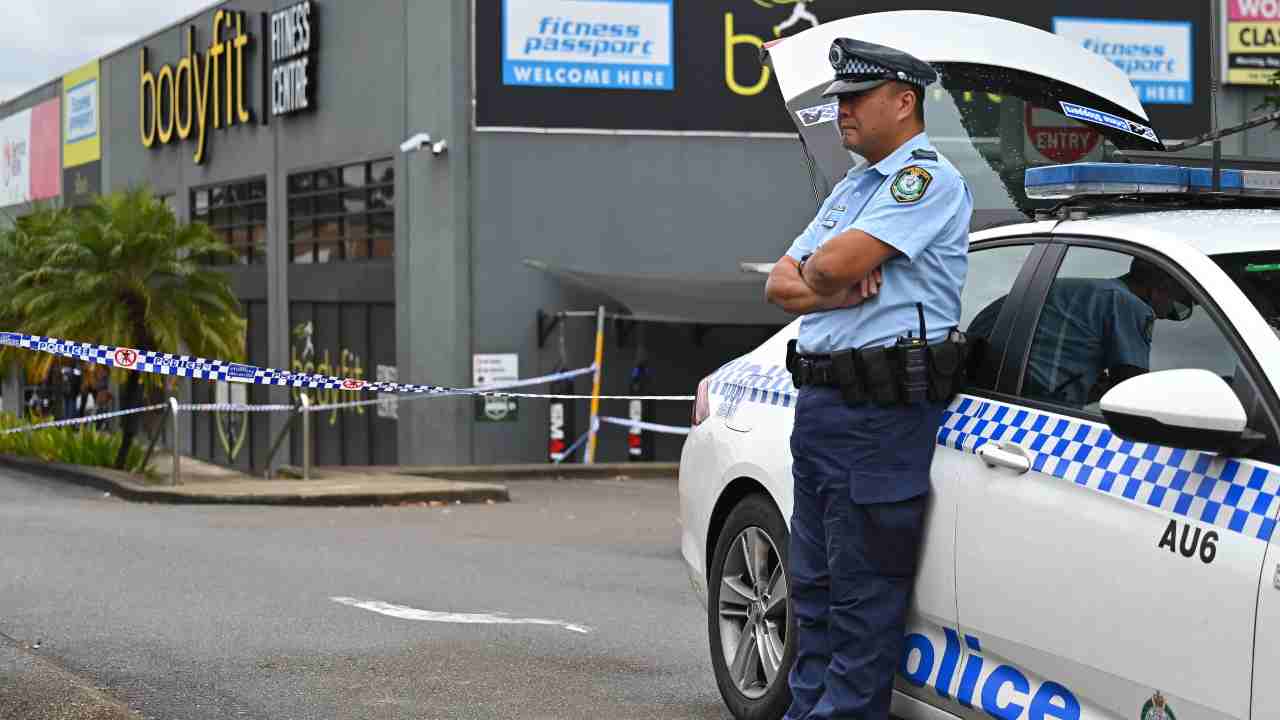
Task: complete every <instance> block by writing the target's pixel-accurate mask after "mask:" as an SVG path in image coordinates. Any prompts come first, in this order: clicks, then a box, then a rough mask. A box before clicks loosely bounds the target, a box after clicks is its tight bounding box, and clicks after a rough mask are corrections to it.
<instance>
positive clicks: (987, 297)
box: [960, 244, 1032, 390]
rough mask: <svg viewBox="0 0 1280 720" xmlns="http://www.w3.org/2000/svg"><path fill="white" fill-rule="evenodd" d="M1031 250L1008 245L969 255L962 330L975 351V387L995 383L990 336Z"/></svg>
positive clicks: (962, 300)
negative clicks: (989, 350)
mask: <svg viewBox="0 0 1280 720" xmlns="http://www.w3.org/2000/svg"><path fill="white" fill-rule="evenodd" d="M1031 247H1032V246H1031V245H1029V244H1028V245H1006V246H1003V247H995V248H987V249H981V250H974V251H972V252H970V253H969V271H968V275H967V276H966V279H965V284H964V291H963V292H962V293H961V295H960V329H962V330H964V331H965V333H966V334H968V336H969V340H970V342H971V343H972V347H973V350H974V362H973V363H972V365H971V367H972V370H973V371H972V376H971V377H970V380H971V385H972V386H974V387H978V388H981V389H987V390H990V389H991V387H990V384H991V383H993V382H994V381H995V372H994V367H993V365H992V363H994V362H996V360H995V359H994V358H993V357H992V354H991V353H990V352H988V349H989V344H990V339H991V332H992V330H993V329H994V327H995V322H996V317H997V316H998V315H999V314H1000V308H1001V307H1003V305H1004V300H1005V297H1006V296H1007V295H1008V294H1009V290H1010V289H1011V288H1012V287H1013V281H1014V279H1015V278H1017V277H1018V272H1019V271H1020V270H1021V269H1022V266H1023V264H1024V263H1026V261H1027V256H1028V255H1030V254H1031ZM984 370H985V372H984Z"/></svg>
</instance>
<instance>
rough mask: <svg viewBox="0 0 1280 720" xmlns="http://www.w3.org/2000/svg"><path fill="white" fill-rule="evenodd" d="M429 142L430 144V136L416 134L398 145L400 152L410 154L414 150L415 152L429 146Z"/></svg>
mask: <svg viewBox="0 0 1280 720" xmlns="http://www.w3.org/2000/svg"><path fill="white" fill-rule="evenodd" d="M430 142H431V135H429V134H428V133H418V134H417V135H414V136H413V137H411V138H409V139H408V140H405V141H404V142H402V143H400V152H402V153H411V152H413V151H414V150H417V149H419V148H421V147H423V146H424V145H427V144H429V143H430Z"/></svg>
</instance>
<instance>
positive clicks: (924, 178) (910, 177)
mask: <svg viewBox="0 0 1280 720" xmlns="http://www.w3.org/2000/svg"><path fill="white" fill-rule="evenodd" d="M931 182H933V176H932V175H930V174H929V171H928V170H925V169H924V168H922V167H920V166H919V165H909V166H907V167H905V168H902V170H900V171H899V172H898V174H897V176H896V177H894V178H893V183H892V184H891V185H889V192H890V193H891V194H892V195H893V199H894V200H897V201H898V202H900V203H913V202H916V201H918V200H919V199H920V198H922V197H924V192H925V190H928V189H929V183H931Z"/></svg>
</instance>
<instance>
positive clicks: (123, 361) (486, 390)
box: [0, 332, 694, 404]
mask: <svg viewBox="0 0 1280 720" xmlns="http://www.w3.org/2000/svg"><path fill="white" fill-rule="evenodd" d="M0 345H9V346H11V347H16V348H22V349H24V350H34V351H36V352H45V353H49V354H51V355H58V356H61V357H68V358H73V359H76V360H84V361H86V362H90V363H94V364H97V365H105V366H107V367H116V368H121V369H124V370H134V371H137V372H149V373H156V374H159V375H172V376H177V377H185V378H194V379H199V380H212V381H220V382H239V383H246V384H251V385H275V386H279V387H295V388H307V389H321V390H350V391H359V390H367V391H370V392H378V393H393V394H405V395H410V394H426V395H480V396H500V397H526V398H552V399H577V400H583V399H590V398H591V396H590V395H551V394H536V393H509V392H503V391H501V390H496V389H494V388H495V387H520V386H523V385H525V384H531V385H532V384H540V383H545V382H554V380H555V379H568V378H572V377H578V376H580V375H586V374H588V373H593V372H595V371H596V367H595V366H594V365H591V366H589V367H585V368H580V369H578V370H570V371H566V372H564V373H555V374H553V375H547V376H543V377H542V378H532V379H529V380H520V381H516V383H518V384H506V385H503V386H495V385H482V386H478V387H473V388H451V387H442V386H439V385H414V384H409V383H395V382H369V381H368V380H362V379H360V378H339V377H334V376H331V375H318V374H315V373H302V372H292V371H289V370H276V369H274V368H260V367H257V366H256V365H246V364H243V363H232V362H226V361H224V360H208V359H205V358H199V357H192V356H190V355H173V354H171V353H162V352H155V351H152V350H137V349H134V348H127V347H119V346H115V345H94V344H91V343H84V342H78V341H75V340H63V339H61V338H55V337H47V336H42V335H27V334H25V333H14V332H0ZM600 399H602V400H614V399H618V400H693V399H694V398H693V396H692V395H645V396H629V395H617V396H613V395H610V396H603V397H601V398H600ZM384 401H385V398H380V399H379V400H377V401H374V402H384ZM371 404H372V403H371Z"/></svg>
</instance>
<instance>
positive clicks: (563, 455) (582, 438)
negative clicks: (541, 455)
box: [553, 430, 591, 465]
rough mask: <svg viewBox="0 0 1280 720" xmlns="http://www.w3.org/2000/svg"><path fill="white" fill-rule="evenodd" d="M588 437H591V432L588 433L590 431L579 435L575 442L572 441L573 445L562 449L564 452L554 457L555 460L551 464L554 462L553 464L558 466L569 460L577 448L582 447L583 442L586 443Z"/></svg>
mask: <svg viewBox="0 0 1280 720" xmlns="http://www.w3.org/2000/svg"><path fill="white" fill-rule="evenodd" d="M588 437H591V431H590V430H588V431H586V432H584V433H582V435H581V436H580V437H579V438H578V439H577V440H574V441H573V444H572V445H570V446H569V447H567V448H565V449H564V452H562V453H559V454H558V455H557V456H556V457H555V460H554V461H553V462H555V464H557V465H559V464H560V463H562V462H564V461H565V460H567V459H569V458H571V457H573V453H574V452H575V451H576V450H577V449H578V448H580V447H582V444H583V443H585V442H586V441H587V438H588Z"/></svg>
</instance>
